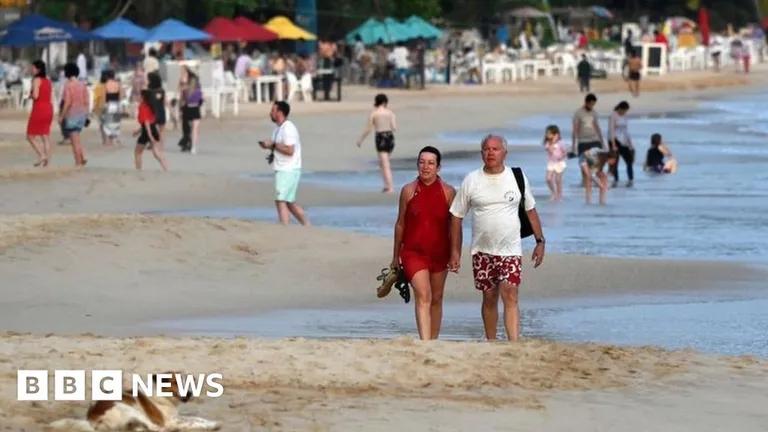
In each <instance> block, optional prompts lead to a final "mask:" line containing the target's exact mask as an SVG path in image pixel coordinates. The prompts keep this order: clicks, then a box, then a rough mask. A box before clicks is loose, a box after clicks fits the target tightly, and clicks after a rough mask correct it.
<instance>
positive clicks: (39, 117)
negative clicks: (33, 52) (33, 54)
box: [27, 60, 53, 167]
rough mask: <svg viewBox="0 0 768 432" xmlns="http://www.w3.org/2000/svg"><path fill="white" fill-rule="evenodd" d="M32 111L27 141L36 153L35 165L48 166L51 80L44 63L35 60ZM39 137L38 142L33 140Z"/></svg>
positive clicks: (51, 107)
mask: <svg viewBox="0 0 768 432" xmlns="http://www.w3.org/2000/svg"><path fill="white" fill-rule="evenodd" d="M32 76H33V77H34V78H33V79H32V93H31V94H30V95H29V97H30V98H32V100H33V103H32V112H31V113H30V114H29V122H28V123H27V141H29V145H31V146H32V150H34V151H35V153H36V154H37V162H35V166H36V167H37V166H44V167H45V166H48V160H49V159H50V157H51V142H50V140H49V135H50V134H51V123H52V122H53V104H52V103H51V81H50V80H49V79H48V78H47V77H46V76H45V63H44V62H43V61H42V60H35V61H34V62H33V63H32ZM37 138H39V139H40V143H39V144H38V143H37V142H35V140H36V139H37Z"/></svg>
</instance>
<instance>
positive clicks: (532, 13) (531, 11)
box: [507, 7, 549, 18]
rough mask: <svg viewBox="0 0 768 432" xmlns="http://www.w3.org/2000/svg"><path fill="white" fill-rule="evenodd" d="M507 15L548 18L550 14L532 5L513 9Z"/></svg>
mask: <svg viewBox="0 0 768 432" xmlns="http://www.w3.org/2000/svg"><path fill="white" fill-rule="evenodd" d="M507 15H509V16H511V17H515V18H548V17H549V14H548V13H546V12H543V11H540V10H538V9H536V8H532V7H521V8H517V9H512V10H511V11H509V12H508V13H507Z"/></svg>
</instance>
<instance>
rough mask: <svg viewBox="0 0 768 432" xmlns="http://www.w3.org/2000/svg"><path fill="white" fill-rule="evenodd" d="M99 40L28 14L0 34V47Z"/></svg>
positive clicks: (53, 21)
mask: <svg viewBox="0 0 768 432" xmlns="http://www.w3.org/2000/svg"><path fill="white" fill-rule="evenodd" d="M92 39H99V37H98V36H96V35H93V34H91V33H88V32H86V31H83V30H80V29H78V28H77V27H75V26H73V25H71V24H67V23H65V22H61V21H56V20H53V19H50V18H48V17H45V16H42V15H38V14H30V15H26V16H24V17H23V18H21V19H20V20H18V21H15V22H14V23H12V24H11V25H9V26H8V28H6V29H5V30H3V31H2V32H0V45H9V46H29V45H38V44H47V43H50V42H70V41H71V42H82V41H88V40H92Z"/></svg>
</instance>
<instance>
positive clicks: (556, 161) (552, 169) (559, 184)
mask: <svg viewBox="0 0 768 432" xmlns="http://www.w3.org/2000/svg"><path fill="white" fill-rule="evenodd" d="M544 148H545V149H546V150H547V186H549V191H550V192H551V194H552V195H551V196H550V201H560V200H561V199H563V173H564V172H565V168H566V163H565V160H566V158H567V156H568V154H567V152H566V150H565V146H564V145H563V142H562V140H561V139H560V129H559V128H558V127H557V126H555V125H549V126H547V129H546V131H545V132H544Z"/></svg>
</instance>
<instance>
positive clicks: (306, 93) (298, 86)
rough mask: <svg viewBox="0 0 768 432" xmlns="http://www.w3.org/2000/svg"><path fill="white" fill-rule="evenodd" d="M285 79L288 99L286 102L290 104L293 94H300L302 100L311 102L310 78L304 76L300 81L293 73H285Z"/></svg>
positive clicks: (307, 75) (306, 75)
mask: <svg viewBox="0 0 768 432" xmlns="http://www.w3.org/2000/svg"><path fill="white" fill-rule="evenodd" d="M285 77H286V79H287V81H288V97H287V98H286V100H287V101H288V102H290V101H291V100H293V96H294V95H295V94H301V97H302V100H304V101H305V102H306V101H311V100H312V76H311V75H309V74H304V75H303V76H302V77H301V81H299V79H298V78H296V74H295V73H293V72H286V73H285Z"/></svg>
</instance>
